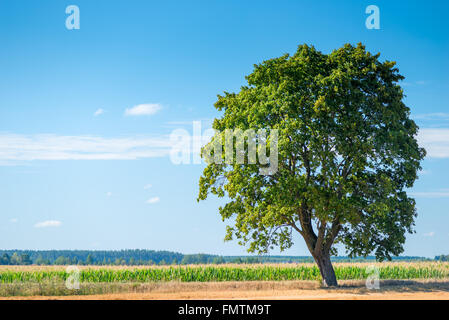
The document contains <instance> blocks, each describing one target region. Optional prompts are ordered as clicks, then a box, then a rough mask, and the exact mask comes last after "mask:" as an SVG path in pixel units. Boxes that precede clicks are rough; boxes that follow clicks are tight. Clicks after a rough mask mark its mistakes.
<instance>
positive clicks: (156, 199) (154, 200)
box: [147, 197, 160, 204]
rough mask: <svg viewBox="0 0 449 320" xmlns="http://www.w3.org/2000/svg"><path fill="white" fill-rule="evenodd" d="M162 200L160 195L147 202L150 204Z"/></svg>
mask: <svg viewBox="0 0 449 320" xmlns="http://www.w3.org/2000/svg"><path fill="white" fill-rule="evenodd" d="M159 201H160V199H159V197H153V198H150V199H148V200H147V203H149V204H154V203H158V202H159Z"/></svg>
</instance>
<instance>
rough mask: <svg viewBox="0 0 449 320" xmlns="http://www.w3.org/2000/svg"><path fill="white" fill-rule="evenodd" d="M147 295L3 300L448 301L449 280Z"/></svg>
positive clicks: (236, 286) (171, 288)
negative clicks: (373, 287)
mask: <svg viewBox="0 0 449 320" xmlns="http://www.w3.org/2000/svg"><path fill="white" fill-rule="evenodd" d="M146 290H148V292H130V293H114V294H102V295H84V296H81V295H78V296H51V297H44V296H31V297H8V298H1V297H0V299H8V300H9V299H12V300H16V299H20V300H22V299H30V300H172V299H198V300H202V299H262V300H263V299H283V300H289V299H295V300H296V299H298V300H302V299H314V300H379V299H381V300H409V299H412V300H416V299H418V300H449V281H448V280H439V281H428V280H427V281H384V282H381V285H380V289H379V290H368V289H366V287H365V285H364V283H363V282H360V281H358V282H355V281H345V282H344V281H342V282H341V287H339V288H336V289H324V288H320V287H319V286H318V285H317V284H316V283H314V282H306V281H302V282H301V281H286V282H278V283H276V282H231V283H171V284H166V285H161V286H159V287H151V288H147V289H146Z"/></svg>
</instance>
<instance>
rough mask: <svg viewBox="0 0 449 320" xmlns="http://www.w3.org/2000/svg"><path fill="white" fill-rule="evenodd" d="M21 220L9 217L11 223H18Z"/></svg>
mask: <svg viewBox="0 0 449 320" xmlns="http://www.w3.org/2000/svg"><path fill="white" fill-rule="evenodd" d="M18 221H19V220H18V219H17V218H11V219H9V222H11V223H17V222H18Z"/></svg>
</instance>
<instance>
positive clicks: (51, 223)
mask: <svg viewBox="0 0 449 320" xmlns="http://www.w3.org/2000/svg"><path fill="white" fill-rule="evenodd" d="M61 224H62V222H61V221H57V220H47V221H42V222H38V223H36V224H35V225H34V227H35V228H48V227H59V226H61Z"/></svg>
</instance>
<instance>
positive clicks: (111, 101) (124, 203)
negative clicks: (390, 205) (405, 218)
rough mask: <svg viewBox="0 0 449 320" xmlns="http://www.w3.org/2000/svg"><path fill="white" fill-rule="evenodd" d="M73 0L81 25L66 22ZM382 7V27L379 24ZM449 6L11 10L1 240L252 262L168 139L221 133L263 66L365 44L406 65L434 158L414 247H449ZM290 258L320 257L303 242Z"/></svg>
mask: <svg viewBox="0 0 449 320" xmlns="http://www.w3.org/2000/svg"><path fill="white" fill-rule="evenodd" d="M72 4H74V5H77V6H78V7H79V9H80V29H79V30H68V29H67V28H66V26H65V20H66V18H67V16H68V15H67V14H66V13H65V9H66V7H67V6H68V5H72ZM370 4H375V5H377V6H378V7H379V9H380V30H368V29H367V28H366V27H365V20H366V18H367V17H368V14H366V13H365V8H366V7H367V6H368V5H370ZM448 12H449V4H448V3H447V1H432V2H422V1H396V2H394V3H393V2H392V1H344V2H342V1H276V2H275V1H270V2H266V1H245V2H244V3H243V2H242V1H183V2H181V1H164V2H161V1H157V2H156V1H154V2H153V1H99V0H96V1H81V0H74V1H70V2H67V1H43V0H42V1H34V2H31V1H12V0H9V1H5V0H2V1H0V49H1V50H0V247H1V248H5V249H13V248H18V249H123V248H147V249H156V250H173V251H179V252H183V253H196V252H207V253H216V254H245V252H246V251H245V248H243V247H240V246H238V245H237V243H235V242H226V243H225V242H223V237H224V233H225V223H223V222H222V221H221V217H220V216H219V214H218V210H217V208H218V206H219V205H220V204H221V203H223V202H222V201H221V200H218V199H214V198H210V199H209V200H207V201H206V202H201V203H197V202H196V196H197V191H198V178H199V176H200V174H201V172H202V169H203V165H200V164H190V165H174V164H173V163H172V162H171V161H170V158H169V156H168V153H167V150H168V149H169V146H170V145H169V143H168V142H167V139H168V136H169V134H170V133H171V132H172V130H174V129H177V128H184V129H186V130H188V131H189V132H192V121H201V124H202V128H203V130H204V129H206V128H208V127H209V126H210V121H211V119H213V118H214V117H217V116H219V115H220V113H219V112H217V111H216V110H215V109H214V108H213V103H214V102H215V99H216V95H217V94H219V93H222V92H223V91H238V90H239V88H240V86H241V85H243V84H244V76H245V75H247V74H249V73H250V72H251V70H252V67H253V64H254V63H258V62H261V61H263V60H265V59H269V58H273V57H277V56H280V55H282V54H284V53H293V52H294V51H295V50H296V47H297V45H299V44H302V43H307V44H311V45H314V46H315V47H316V48H317V49H319V50H321V51H323V52H326V53H328V52H330V51H331V50H332V49H335V48H338V47H340V46H341V45H343V44H344V43H348V42H349V43H353V44H355V43H358V42H363V43H364V44H365V45H366V46H367V49H368V50H370V51H371V52H373V53H377V52H381V58H382V59H388V60H394V61H397V63H398V67H399V69H400V72H401V73H402V74H403V75H404V76H405V77H406V79H405V80H404V82H403V87H404V90H405V93H406V95H407V97H406V100H405V102H406V104H407V105H408V106H409V107H410V108H411V110H412V116H413V117H414V118H415V120H416V121H417V123H418V124H419V126H420V127H421V131H420V135H419V140H420V143H421V145H423V146H424V147H426V148H427V149H428V153H429V155H428V157H427V158H426V160H425V161H424V163H423V168H424V171H423V172H422V173H421V175H420V179H419V180H418V181H417V183H416V184H415V187H414V188H413V189H412V190H410V192H411V193H412V194H414V195H415V196H416V200H417V205H418V214H419V217H418V219H417V220H416V234H413V235H409V236H408V238H407V242H406V245H405V252H404V254H406V255H421V256H430V257H433V256H434V255H437V254H441V253H446V254H447V253H449V248H448V243H449V230H448V228H447V226H448V225H449V214H448V209H447V208H448V206H449V184H448V182H447V181H448V180H449V172H448V170H447V168H448V165H449V106H448V101H449V99H448V98H449V76H448V75H449V59H448V50H449V32H448V31H449V30H448V29H449V28H448V25H447V13H448ZM136 106H137V108H135V107H136ZM139 106H140V107H139ZM133 108H135V109H133ZM126 110H128V111H126ZM275 253H278V252H277V251H273V254H275ZM342 253H344V252H342ZM286 254H290V255H307V254H308V252H307V249H306V247H305V245H304V243H303V241H302V239H300V238H299V237H296V243H295V246H293V248H292V249H290V250H288V251H287V252H286Z"/></svg>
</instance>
